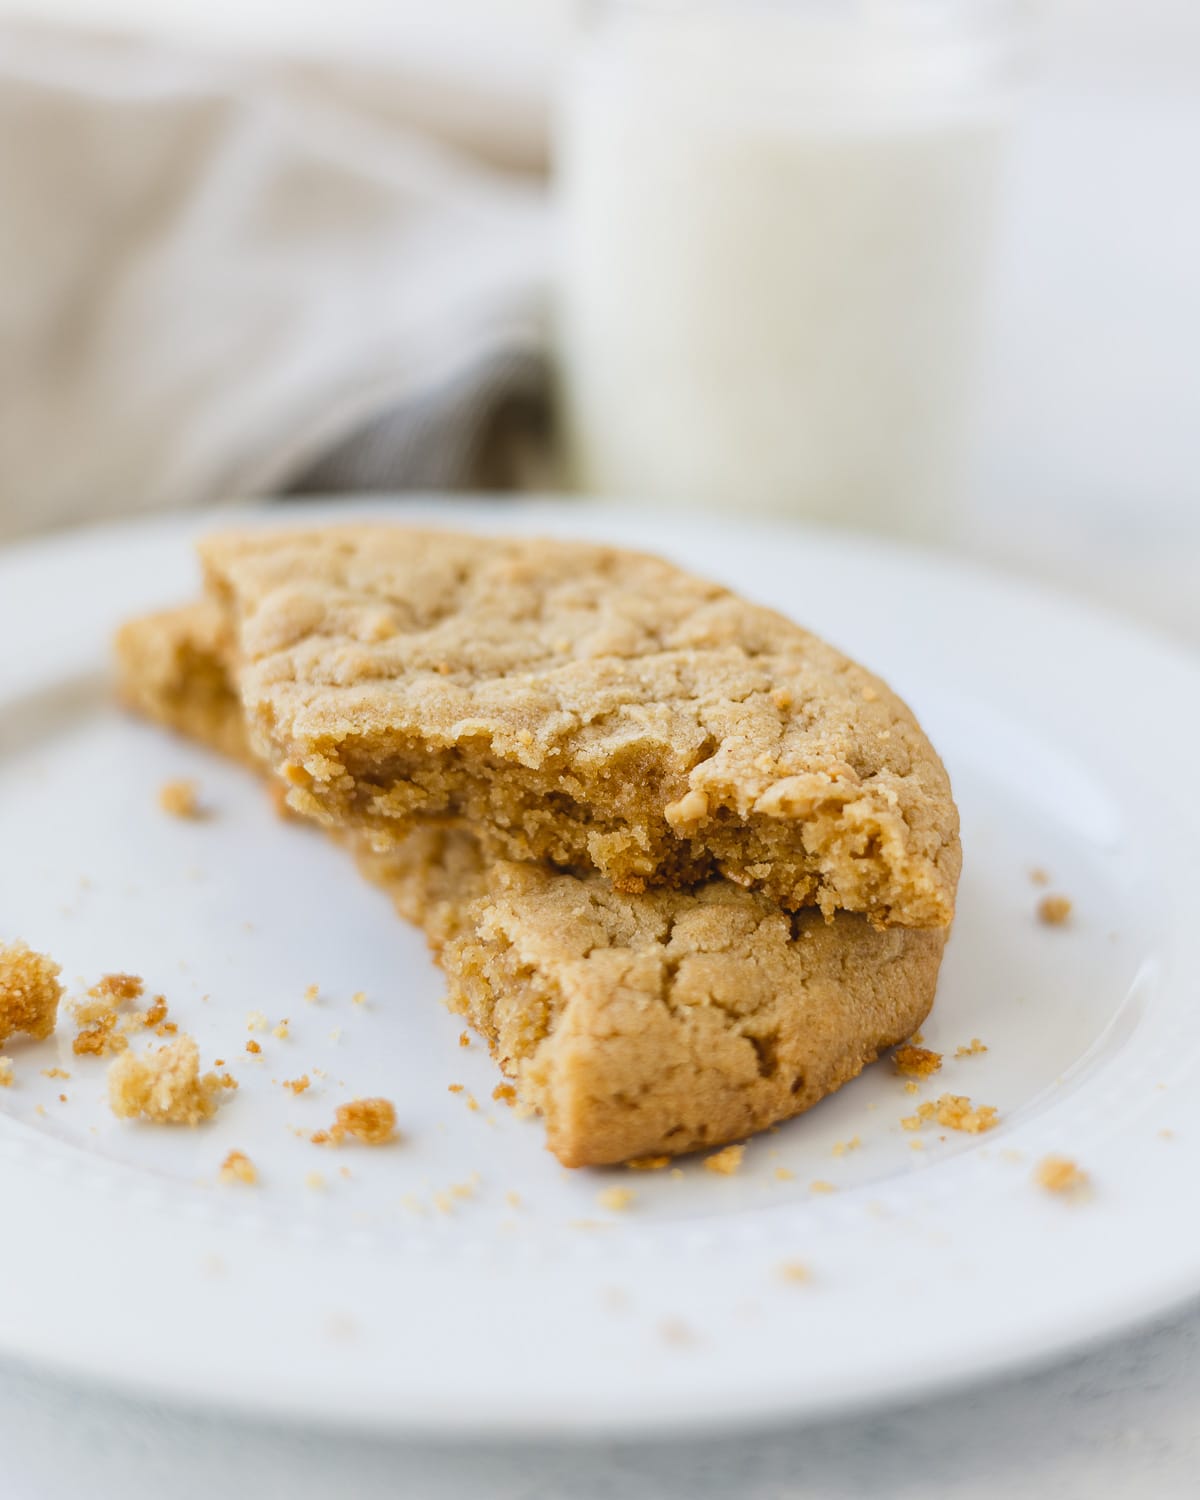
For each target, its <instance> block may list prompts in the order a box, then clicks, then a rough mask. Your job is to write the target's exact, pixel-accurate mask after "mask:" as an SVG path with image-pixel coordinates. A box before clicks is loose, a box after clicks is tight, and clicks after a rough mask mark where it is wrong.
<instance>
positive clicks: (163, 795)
mask: <svg viewBox="0 0 1200 1500" xmlns="http://www.w3.org/2000/svg"><path fill="white" fill-rule="evenodd" d="M158 805H159V807H161V808H162V810H163V812H165V813H168V814H169V815H170V816H171V817H172V818H199V817H201V816H203V809H202V807H201V806H200V794H199V788H198V787H197V786H196V783H195V782H194V781H188V780H186V779H180V780H178V781H164V782H163V784H162V786H160V787H159V789H158Z"/></svg>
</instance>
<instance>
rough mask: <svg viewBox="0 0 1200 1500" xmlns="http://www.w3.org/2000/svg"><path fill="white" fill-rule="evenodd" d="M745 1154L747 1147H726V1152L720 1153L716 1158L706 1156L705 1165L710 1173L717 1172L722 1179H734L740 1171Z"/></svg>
mask: <svg viewBox="0 0 1200 1500" xmlns="http://www.w3.org/2000/svg"><path fill="white" fill-rule="evenodd" d="M745 1154H746V1148H745V1146H726V1147H725V1149H724V1151H718V1152H717V1153H716V1155H715V1156H706V1157H705V1158H704V1165H705V1167H706V1169H707V1170H708V1171H710V1172H716V1173H718V1174H719V1175H720V1176H721V1177H732V1176H733V1174H734V1173H735V1172H736V1171H738V1170H739V1169H740V1167H741V1165H742V1157H743V1156H745Z"/></svg>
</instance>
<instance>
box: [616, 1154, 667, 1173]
mask: <svg viewBox="0 0 1200 1500" xmlns="http://www.w3.org/2000/svg"><path fill="white" fill-rule="evenodd" d="M625 1165H626V1166H627V1167H628V1168H629V1170H630V1171H631V1172H659V1171H661V1170H662V1169H663V1167H669V1166H670V1165H671V1158H670V1157H669V1156H635V1157H633V1158H632V1159H631V1160H630V1161H627V1162H626V1163H625Z"/></svg>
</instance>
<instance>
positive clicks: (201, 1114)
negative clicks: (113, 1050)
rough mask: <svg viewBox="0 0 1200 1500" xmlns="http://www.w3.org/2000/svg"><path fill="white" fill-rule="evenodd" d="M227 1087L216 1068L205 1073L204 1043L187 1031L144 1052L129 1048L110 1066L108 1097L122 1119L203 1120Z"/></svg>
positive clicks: (157, 1122)
mask: <svg viewBox="0 0 1200 1500" xmlns="http://www.w3.org/2000/svg"><path fill="white" fill-rule="evenodd" d="M221 1088H222V1083H221V1080H220V1079H219V1078H218V1077H217V1075H216V1074H215V1073H205V1074H203V1075H201V1072H200V1049H199V1048H198V1047H197V1046H196V1043H195V1042H194V1041H193V1039H192V1038H191V1037H190V1036H186V1035H185V1036H181V1037H179V1038H178V1039H177V1040H176V1041H174V1042H168V1043H167V1044H166V1046H163V1047H158V1048H153V1047H152V1048H150V1049H149V1050H148V1051H147V1052H144V1053H143V1054H142V1055H141V1056H140V1057H137V1056H135V1055H134V1054H133V1053H132V1052H126V1053H125V1054H123V1055H122V1056H121V1057H118V1058H117V1060H116V1062H114V1063H113V1064H112V1066H111V1067H110V1068H109V1070H108V1102H109V1105H110V1107H111V1108H112V1112H113V1114H114V1115H116V1116H117V1118H118V1119H122V1120H132V1119H135V1118H141V1119H143V1120H149V1121H150V1122H151V1123H153V1124H155V1125H199V1124H200V1123H201V1121H203V1120H207V1119H209V1118H210V1117H211V1116H212V1115H213V1114H214V1113H215V1112H216V1108H217V1098H218V1096H219V1094H220V1092H221Z"/></svg>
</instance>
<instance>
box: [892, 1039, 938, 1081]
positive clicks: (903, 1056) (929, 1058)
mask: <svg viewBox="0 0 1200 1500" xmlns="http://www.w3.org/2000/svg"><path fill="white" fill-rule="evenodd" d="M892 1066H893V1067H894V1068H895V1069H896V1072H897V1073H903V1074H906V1075H907V1076H908V1077H909V1078H928V1077H929V1076H930V1075H931V1074H932V1073H936V1072H937V1070H938V1069H939V1068H940V1067H941V1066H942V1054H941V1053H940V1052H933V1051H931V1050H930V1049H929V1048H928V1047H914V1046H913V1045H912V1043H911V1042H910V1043H907V1044H906V1045H905V1046H903V1047H897V1048H896V1050H895V1051H894V1052H893V1053H892Z"/></svg>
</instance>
